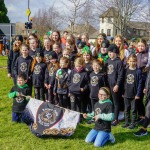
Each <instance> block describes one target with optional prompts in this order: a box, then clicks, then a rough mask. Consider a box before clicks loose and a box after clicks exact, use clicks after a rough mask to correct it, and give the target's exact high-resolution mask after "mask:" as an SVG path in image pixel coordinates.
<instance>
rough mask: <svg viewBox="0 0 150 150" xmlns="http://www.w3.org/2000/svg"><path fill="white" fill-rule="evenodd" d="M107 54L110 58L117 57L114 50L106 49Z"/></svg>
mask: <svg viewBox="0 0 150 150" xmlns="http://www.w3.org/2000/svg"><path fill="white" fill-rule="evenodd" d="M108 56H109V58H110V59H114V58H116V57H117V54H116V53H114V52H111V51H108Z"/></svg>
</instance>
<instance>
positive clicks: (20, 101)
mask: <svg viewBox="0 0 150 150" xmlns="http://www.w3.org/2000/svg"><path fill="white" fill-rule="evenodd" d="M26 82H27V76H26V75H25V74H20V75H18V76H17V85H15V86H13V87H12V89H11V91H10V93H9V94H8V97H9V98H13V105H12V121H14V122H20V121H22V122H23V119H24V117H25V116H24V113H23V112H24V109H25V107H26V105H27V103H28V100H29V99H30V96H28V95H30V93H31V91H30V88H29V87H28V85H27V84H26Z"/></svg>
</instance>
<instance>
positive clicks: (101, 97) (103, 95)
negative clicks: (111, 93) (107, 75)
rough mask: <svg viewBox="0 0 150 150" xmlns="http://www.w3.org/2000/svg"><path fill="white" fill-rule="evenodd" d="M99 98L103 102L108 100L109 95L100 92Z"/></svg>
mask: <svg viewBox="0 0 150 150" xmlns="http://www.w3.org/2000/svg"><path fill="white" fill-rule="evenodd" d="M98 98H99V100H101V101H103V100H105V99H107V98H108V95H107V93H105V91H103V90H99V92H98Z"/></svg>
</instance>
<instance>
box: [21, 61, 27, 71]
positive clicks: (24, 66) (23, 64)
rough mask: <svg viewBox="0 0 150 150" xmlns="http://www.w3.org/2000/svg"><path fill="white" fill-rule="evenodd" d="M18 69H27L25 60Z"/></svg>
mask: <svg viewBox="0 0 150 150" xmlns="http://www.w3.org/2000/svg"><path fill="white" fill-rule="evenodd" d="M20 70H21V71H22V72H26V71H27V63H25V62H23V63H21V65H20Z"/></svg>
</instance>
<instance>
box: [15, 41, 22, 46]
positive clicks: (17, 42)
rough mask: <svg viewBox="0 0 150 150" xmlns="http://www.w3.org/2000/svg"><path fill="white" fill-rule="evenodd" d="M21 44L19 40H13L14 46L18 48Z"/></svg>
mask: <svg viewBox="0 0 150 150" xmlns="http://www.w3.org/2000/svg"><path fill="white" fill-rule="evenodd" d="M21 43H22V42H21V41H20V40H15V43H14V44H15V45H16V46H20V45H21Z"/></svg>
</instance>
